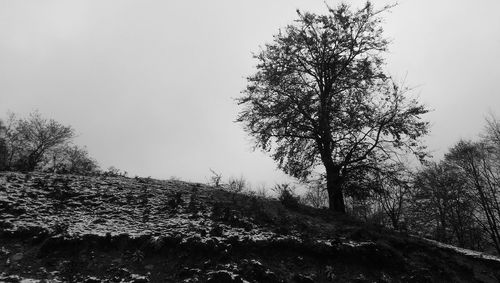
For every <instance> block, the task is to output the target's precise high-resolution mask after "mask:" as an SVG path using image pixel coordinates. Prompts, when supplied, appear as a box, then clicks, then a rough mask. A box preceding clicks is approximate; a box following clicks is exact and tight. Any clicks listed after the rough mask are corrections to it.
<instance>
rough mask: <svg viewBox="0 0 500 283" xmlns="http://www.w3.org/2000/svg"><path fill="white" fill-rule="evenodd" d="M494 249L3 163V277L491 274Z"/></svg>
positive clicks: (164, 186) (495, 275)
mask: <svg viewBox="0 0 500 283" xmlns="http://www.w3.org/2000/svg"><path fill="white" fill-rule="evenodd" d="M499 281H500V259H497V258H495V257H491V256H486V255H482V254H479V253H475V252H471V251H466V250H459V249H455V248H453V247H450V246H444V245H440V244H439V243H435V242H430V241H427V240H424V239H418V238H414V237H409V236H405V235H400V234H396V233H393V232H388V231H384V230H383V229H381V228H376V227H370V226H367V225H363V224H361V223H358V222H356V221H354V220H352V219H349V218H348V217H345V216H341V215H333V214H331V213H328V212H327V211H323V210H315V209H311V208H306V207H294V208H291V209H290V208H286V207H284V206H283V205H282V204H281V203H279V202H277V201H274V200H268V199H262V198H259V197H255V196H247V195H240V194H233V193H230V192H226V191H224V190H220V189H215V188H211V187H208V186H205V185H202V184H192V183H185V182H181V181H157V180H152V179H142V178H138V179H130V178H123V177H107V178H106V177H84V176H69V175H53V174H42V173H31V174H20V173H9V172H7V173H0V282H25V283H27V282H218V283H224V282H269V283H273V282H297V283H303V282H499Z"/></svg>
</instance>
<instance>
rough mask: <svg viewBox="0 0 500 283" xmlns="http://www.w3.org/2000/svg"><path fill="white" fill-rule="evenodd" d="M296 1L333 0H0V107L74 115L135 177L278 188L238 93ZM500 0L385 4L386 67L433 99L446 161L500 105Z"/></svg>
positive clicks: (81, 133)
mask: <svg viewBox="0 0 500 283" xmlns="http://www.w3.org/2000/svg"><path fill="white" fill-rule="evenodd" d="M327 2H328V3H330V5H333V6H335V5H336V4H335V3H338V2H337V1H335V2H333V1H327ZM392 2H393V1H375V2H374V4H375V6H376V7H381V5H383V3H392ZM351 3H353V5H355V6H356V5H360V3H363V2H362V1H351ZM297 8H298V9H300V10H302V11H313V12H320V13H323V12H325V10H326V8H325V4H324V1H323V0H314V1H312V0H293V1H292V0H279V1H278V0H273V1H265V0H252V1H240V0H238V1H237V0H224V1H223V0H214V1H200V0H199V1H193V0H192V1H123V0H120V1H101V0H99V1H19V0H16V1H14V0H12V1H4V0H0V117H3V118H5V116H6V113H7V111H12V112H15V113H19V114H21V115H26V114H28V113H29V112H31V111H32V110H34V109H38V110H39V111H40V112H41V113H42V114H43V115H44V116H47V117H50V118H54V119H56V120H58V121H59V122H61V123H63V124H69V125H72V126H73V127H74V128H75V129H76V130H77V132H78V137H77V138H76V143H77V144H79V145H86V146H87V148H88V151H89V152H90V154H91V155H92V156H93V157H95V159H96V160H98V162H99V163H100V165H101V167H103V168H107V167H108V166H111V165H114V166H116V167H118V168H120V169H123V170H126V171H128V172H129V174H130V175H132V176H134V175H139V176H152V177H156V178H169V177H170V176H177V177H179V178H182V179H185V180H191V181H198V182H206V181H207V179H208V177H209V176H210V172H209V168H212V169H214V170H215V171H218V172H221V173H222V174H223V175H224V177H225V178H227V177H229V176H236V177H238V176H240V175H243V176H245V177H246V178H247V179H248V180H250V181H251V182H252V184H254V185H259V184H262V183H266V184H267V185H269V186H271V185H273V184H274V183H276V182H280V181H283V180H286V179H287V178H286V176H285V175H284V174H282V173H280V172H279V171H277V170H276V165H275V163H274V162H273V161H272V160H271V158H270V157H268V156H267V155H265V154H264V153H262V152H260V151H255V152H253V151H252V143H251V139H250V138H249V137H248V136H247V135H246V134H245V133H244V132H243V130H242V127H241V125H239V124H235V123H234V122H233V121H234V120H235V117H236V115H237V113H238V110H239V109H238V107H237V105H236V104H235V102H234V98H235V97H237V96H238V95H239V93H240V91H241V90H243V89H244V87H245V84H246V81H245V77H246V76H248V75H250V74H252V72H253V71H254V66H255V64H256V61H255V60H254V59H252V56H251V54H252V52H257V51H258V50H259V46H263V45H264V44H265V43H266V42H270V41H271V39H272V35H273V34H275V33H277V32H278V30H279V28H281V27H284V26H286V25H287V24H289V23H291V22H292V21H293V20H294V19H295V18H296V12H295V11H296V9H297ZM499 8H500V2H499V1H498V0H489V1H487V0H484V1H451V0H447V1H443V0H442V1H431V0H424V1H422V0H419V1H416V0H413V1H409V0H406V1H405V0H402V1H400V2H399V5H398V6H397V7H395V8H393V9H392V10H391V12H390V13H387V14H386V15H385V19H386V20H385V23H384V29H385V31H386V33H385V34H386V36H387V37H388V38H390V39H391V40H392V44H391V45H390V52H389V53H388V54H387V55H386V58H387V69H388V70H389V72H390V73H391V74H392V75H393V76H394V77H396V78H398V79H400V80H402V79H404V78H406V80H405V81H406V83H407V85H409V86H414V87H415V90H414V92H416V93H418V94H419V96H420V100H421V101H422V102H423V103H425V104H426V105H427V106H428V107H429V108H431V109H433V110H434V111H433V112H432V113H430V114H428V115H426V116H425V118H426V119H427V120H429V121H430V122H431V124H432V128H431V130H432V132H431V134H430V135H429V137H427V138H426V141H427V144H428V146H429V149H430V150H431V151H432V152H433V154H434V156H436V158H440V157H441V156H442V154H443V152H444V151H446V150H447V148H448V147H450V146H451V145H453V144H454V143H455V142H456V141H458V139H460V138H474V137H475V136H476V135H477V134H478V133H479V132H481V130H482V128H483V127H484V124H485V123H484V117H485V116H487V115H488V113H489V112H494V113H497V114H498V115H500V109H499V106H500V93H499V90H498V83H499V82H500V16H499V15H498V14H499Z"/></svg>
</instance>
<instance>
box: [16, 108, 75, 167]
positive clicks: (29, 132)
mask: <svg viewBox="0 0 500 283" xmlns="http://www.w3.org/2000/svg"><path fill="white" fill-rule="evenodd" d="M14 131H15V134H16V136H17V137H18V142H19V143H20V145H22V153H21V158H20V160H19V164H18V166H19V167H21V168H20V169H24V170H28V171H32V170H34V169H35V167H36V166H37V164H38V163H39V162H40V161H41V160H42V158H43V156H44V154H45V153H46V152H47V151H48V150H50V149H52V148H55V147H57V146H61V145H63V144H66V143H67V142H69V141H70V140H71V139H72V138H73V137H74V136H75V133H74V131H73V129H72V128H71V127H70V126H65V125H62V124H61V123H59V122H57V121H55V120H53V119H46V118H43V117H42V116H41V115H40V113H39V112H37V111H35V112H33V113H31V114H30V115H29V116H28V118H26V119H19V120H17V121H16V127H15V129H14Z"/></svg>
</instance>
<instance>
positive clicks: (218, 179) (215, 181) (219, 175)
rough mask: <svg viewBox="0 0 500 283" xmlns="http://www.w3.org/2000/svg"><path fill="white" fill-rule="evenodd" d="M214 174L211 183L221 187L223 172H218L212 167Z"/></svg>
mask: <svg viewBox="0 0 500 283" xmlns="http://www.w3.org/2000/svg"><path fill="white" fill-rule="evenodd" d="M210 172H211V173H212V176H210V184H211V185H212V186H214V187H216V188H219V187H220V185H221V183H220V182H221V180H222V173H217V172H215V171H214V170H212V169H210Z"/></svg>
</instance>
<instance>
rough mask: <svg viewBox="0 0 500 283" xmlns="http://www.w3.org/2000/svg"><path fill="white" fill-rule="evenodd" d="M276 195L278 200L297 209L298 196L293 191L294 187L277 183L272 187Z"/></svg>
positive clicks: (298, 203)
mask: <svg viewBox="0 0 500 283" xmlns="http://www.w3.org/2000/svg"><path fill="white" fill-rule="evenodd" d="M273 190H274V191H275V192H276V193H277V195H278V200H279V201H280V202H281V203H282V204H283V205H284V206H285V207H286V208H290V209H297V208H299V206H300V196H298V195H297V194H296V193H295V188H294V187H292V186H290V184H278V185H276V186H274V189H273Z"/></svg>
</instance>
